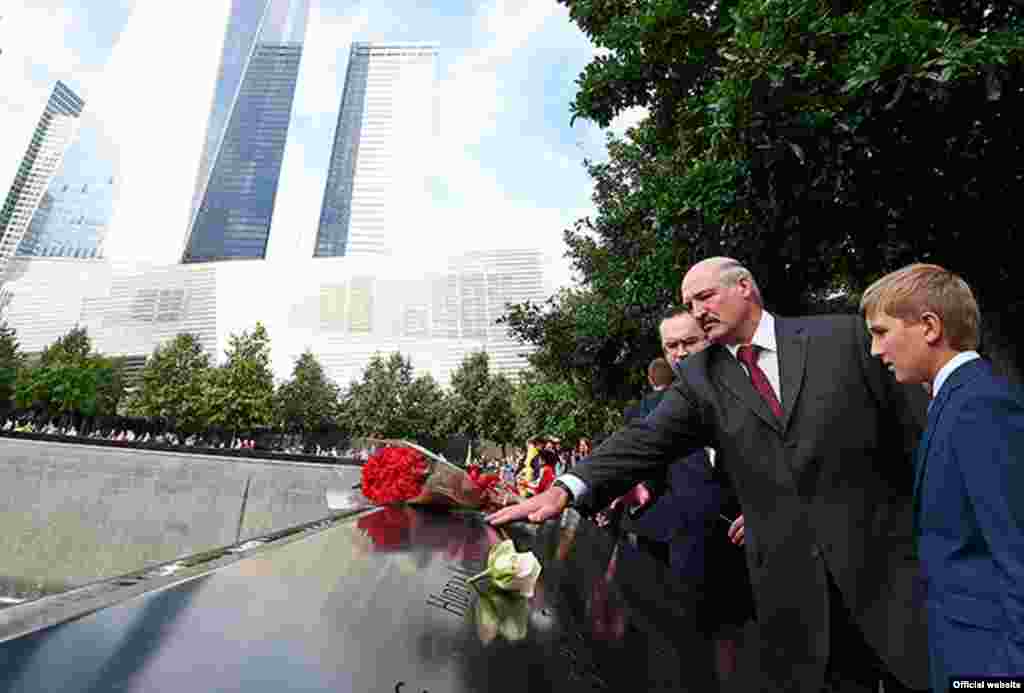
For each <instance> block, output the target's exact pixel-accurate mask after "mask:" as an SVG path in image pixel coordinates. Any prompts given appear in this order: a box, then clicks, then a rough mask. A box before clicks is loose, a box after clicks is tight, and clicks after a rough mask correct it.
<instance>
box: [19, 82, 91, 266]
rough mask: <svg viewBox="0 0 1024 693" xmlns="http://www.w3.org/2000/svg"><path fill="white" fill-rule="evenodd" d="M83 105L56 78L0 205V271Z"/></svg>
mask: <svg viewBox="0 0 1024 693" xmlns="http://www.w3.org/2000/svg"><path fill="white" fill-rule="evenodd" d="M84 107H85V102H84V101H83V100H82V99H81V98H80V97H79V96H78V95H77V94H75V92H73V91H72V90H71V89H70V88H69V87H68V86H67V85H65V84H64V83H63V82H57V84H56V85H55V86H54V88H53V92H52V93H51V94H50V98H49V100H48V101H47V103H46V108H45V109H44V110H43V115H42V116H41V117H40V118H39V123H38V124H37V125H36V128H35V132H34V133H33V135H32V141H31V142H30V143H29V145H28V151H26V152H25V156H24V157H23V158H22V160H21V166H20V167H19V168H18V172H17V173H16V174H15V176H14V184H13V185H12V186H11V189H10V191H9V192H8V193H7V198H6V200H5V201H4V205H3V207H2V208H0V272H2V271H3V270H4V269H5V268H6V266H7V262H8V261H9V260H10V258H11V256H12V255H14V252H15V250H16V249H17V247H18V244H19V243H20V242H21V239H22V237H23V236H24V235H25V231H26V230H27V229H28V227H29V224H30V222H31V221H32V217H33V216H34V215H35V212H36V209H37V208H38V207H39V203H40V201H41V200H42V198H43V194H44V193H45V192H46V189H47V187H48V186H49V185H50V180H51V179H52V178H53V176H54V174H55V173H56V172H57V170H58V168H60V165H61V160H62V159H63V157H64V152H65V151H66V149H67V147H68V144H69V142H71V140H72V139H73V138H74V136H75V132H76V129H77V125H78V121H79V118H80V116H81V115H82V109H83V108H84Z"/></svg>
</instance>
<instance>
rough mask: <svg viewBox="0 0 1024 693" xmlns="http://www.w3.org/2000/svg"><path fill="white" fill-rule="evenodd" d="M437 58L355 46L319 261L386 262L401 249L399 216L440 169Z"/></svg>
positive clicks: (398, 48) (431, 46) (408, 46)
mask: <svg viewBox="0 0 1024 693" xmlns="http://www.w3.org/2000/svg"><path fill="white" fill-rule="evenodd" d="M437 57H438V44H436V43H354V44H352V50H351V52H350V54H349V59H348V70H347V73H346V75H345V90H344V92H343V94H342V98H341V110H340V113H339V114H338V126H337V129H336V130H335V135H334V147H333V150H332V152H331V163H330V168H329V169H328V173H327V186H326V190H325V191H324V200H323V205H322V207H321V211H320V224H319V227H318V229H317V238H316V246H315V249H314V252H313V254H314V256H315V257H338V256H342V255H358V254H388V253H390V252H391V251H392V250H394V249H395V245H397V244H398V243H400V239H399V238H398V237H396V235H395V232H396V231H397V230H398V229H396V226H397V224H398V223H399V222H397V221H396V219H397V217H396V216H394V215H393V213H394V212H395V211H396V210H400V209H402V207H403V205H407V204H408V203H409V197H410V195H407V194H406V193H407V192H408V191H409V190H411V189H412V188H414V187H415V183H413V184H412V188H411V187H410V185H409V183H410V181H414V180H415V179H416V177H417V176H420V177H422V176H423V175H424V174H425V173H426V172H428V171H430V170H431V168H432V167H433V166H434V162H433V161H432V160H431V155H430V152H431V151H432V150H431V149H430V144H431V140H432V139H433V137H434V136H435V135H436V129H437V125H438V122H437V121H438V114H437V106H438V104H437V93H436V86H437V82H438V76H437ZM421 187H422V186H421ZM413 194H415V193H413Z"/></svg>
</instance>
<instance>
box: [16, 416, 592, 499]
mask: <svg viewBox="0 0 1024 693" xmlns="http://www.w3.org/2000/svg"><path fill="white" fill-rule="evenodd" d="M3 421H4V422H3V424H2V425H0V431H3V432H13V433H30V434H38V435H49V436H65V437H71V438H79V439H85V440H103V441H117V442H125V443H140V444H147V443H148V444H154V445H166V446H172V447H186V448H205V449H210V450H256V449H260V450H263V451H265V452H277V453H285V454H290V455H313V456H316V457H331V458H346V459H356V460H363V461H365V460H366V459H367V458H368V457H369V456H370V455H371V454H372V448H371V447H368V446H366V445H363V444H362V443H359V442H358V441H353V442H354V443H355V444H354V445H350V446H349V445H320V444H316V443H309V442H305V441H303V440H302V439H301V437H299V436H285V437H283V439H282V442H281V444H280V445H278V446H276V447H273V448H268V447H267V446H266V445H263V444H261V445H257V439H256V438H255V437H253V436H251V435H245V434H234V433H227V434H223V433H213V432H211V433H207V434H198V433H193V434H190V435H182V434H178V433H174V432H171V431H165V432H153V431H137V430H134V429H132V428H130V427H121V426H109V427H108V426H99V427H96V428H93V429H92V430H84V428H83V430H79V428H77V427H75V426H74V425H71V424H66V425H60V424H58V423H55V422H53V421H38V420H35V419H32V418H31V417H25V416H22V417H10V416H9V417H7V418H5V419H4V420H3ZM591 449H592V445H591V442H590V440H589V439H588V438H581V439H580V440H579V441H578V442H577V444H576V445H575V446H574V447H572V448H568V449H567V448H565V447H563V445H562V441H561V439H559V438H558V437H556V436H549V435H539V436H535V437H533V438H531V439H530V440H529V441H527V442H526V446H525V451H524V450H523V449H515V450H513V451H511V452H509V453H508V454H507V455H504V456H501V455H497V456H494V455H492V456H486V455H484V456H481V458H480V459H478V460H477V461H476V462H475V464H477V465H478V466H480V468H481V469H482V471H485V472H492V473H495V474H498V475H499V476H500V477H501V479H502V480H503V481H505V482H507V483H508V484H510V485H513V486H516V487H517V488H518V489H519V491H520V493H521V494H522V495H525V496H531V495H533V494H534V493H539V492H540V491H543V490H544V489H546V488H547V487H548V486H549V485H550V483H551V481H553V479H554V477H555V476H557V475H558V474H564V473H565V472H567V471H569V470H571V469H572V466H573V465H574V464H575V463H576V462H577V461H578V460H580V459H582V458H584V457H586V456H587V455H589V454H590V451H591ZM538 453H542V454H538ZM548 467H550V473H548V474H545V469H547V468H548ZM544 479H547V481H543V480H544ZM541 484H542V485H541Z"/></svg>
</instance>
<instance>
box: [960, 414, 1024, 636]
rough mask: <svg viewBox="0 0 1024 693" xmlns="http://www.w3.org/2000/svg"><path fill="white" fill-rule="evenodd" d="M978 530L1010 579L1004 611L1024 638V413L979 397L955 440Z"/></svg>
mask: <svg viewBox="0 0 1024 693" xmlns="http://www.w3.org/2000/svg"><path fill="white" fill-rule="evenodd" d="M951 445H952V449H953V457H954V458H955V460H956V464H957V467H958V468H959V469H960V474H961V475H962V476H963V480H964V486H965V487H966V489H967V495H968V498H969V499H970V502H971V505H972V506H973V508H974V514H975V517H976V518H977V522H978V526H979V527H980V528H981V532H982V534H983V535H984V537H985V541H986V542H987V543H988V545H989V549H990V550H991V552H992V557H993V560H994V561H995V563H996V565H997V566H998V568H999V570H1000V572H1001V573H1002V574H1003V575H1004V576H1005V578H1006V584H1007V585H1009V590H1008V591H1007V592H1006V593H1005V594H1006V595H1007V596H1006V603H1004V604H1003V610H1004V613H1005V614H1006V616H1007V617H1008V618H1009V619H1010V624H1011V631H1012V632H1014V633H1024V588H1022V586H1021V580H1022V579H1024V464H1021V461H1022V460H1021V457H1022V456H1024V410H1022V409H1021V407H1020V405H1019V404H1018V403H1016V402H1014V401H1013V400H1012V399H1009V398H1007V397H1000V396H989V397H975V398H972V399H971V400H969V401H968V402H967V403H966V404H965V406H964V407H963V408H962V409H961V410H960V411H959V412H958V416H957V419H956V422H955V427H954V428H953V435H952V437H951Z"/></svg>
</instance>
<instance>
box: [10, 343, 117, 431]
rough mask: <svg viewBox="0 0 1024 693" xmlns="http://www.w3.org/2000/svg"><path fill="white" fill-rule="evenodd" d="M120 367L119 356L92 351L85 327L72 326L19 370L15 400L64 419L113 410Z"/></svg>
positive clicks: (27, 406) (115, 405) (22, 404)
mask: <svg viewBox="0 0 1024 693" xmlns="http://www.w3.org/2000/svg"><path fill="white" fill-rule="evenodd" d="M122 369H123V364H122V362H121V360H120V359H112V358H108V357H105V356H103V355H101V354H96V353H93V351H92V340H91V339H90V338H89V335H88V333H87V332H86V330H85V328H79V327H76V328H74V329H72V330H71V331H69V332H68V333H67V334H65V335H64V336H62V337H60V338H59V339H58V340H57V341H56V342H54V343H53V344H51V345H50V346H48V347H46V349H44V350H43V352H42V355H41V356H40V359H39V363H38V364H36V365H35V366H33V367H31V368H24V369H22V370H21V371H20V373H19V375H18V378H17V381H16V385H15V402H16V403H17V405H18V406H19V407H21V408H33V409H36V410H39V411H44V412H46V413H47V414H48V415H49V416H50V417H61V418H64V419H65V420H66V421H70V420H73V419H74V418H75V417H94V416H99V415H109V414H114V413H115V412H116V411H117V405H118V403H119V402H120V400H121V397H122V396H123V394H124V381H123V376H122Z"/></svg>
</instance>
